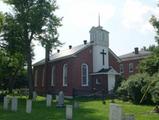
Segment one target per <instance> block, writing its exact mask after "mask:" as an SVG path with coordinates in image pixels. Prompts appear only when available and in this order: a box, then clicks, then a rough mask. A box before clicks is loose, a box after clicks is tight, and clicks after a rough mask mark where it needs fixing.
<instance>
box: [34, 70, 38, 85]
mask: <svg viewBox="0 0 159 120" xmlns="http://www.w3.org/2000/svg"><path fill="white" fill-rule="evenodd" d="M34 75H35V77H34V87H37V82H38V81H37V80H38V70H35V74H34Z"/></svg>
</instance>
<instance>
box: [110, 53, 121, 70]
mask: <svg viewBox="0 0 159 120" xmlns="http://www.w3.org/2000/svg"><path fill="white" fill-rule="evenodd" d="M109 66H112V67H113V68H114V69H115V70H116V71H117V72H120V71H119V62H118V60H117V59H116V58H115V57H114V55H112V54H111V53H110V52H109Z"/></svg>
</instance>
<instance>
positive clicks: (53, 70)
mask: <svg viewBox="0 0 159 120" xmlns="http://www.w3.org/2000/svg"><path fill="white" fill-rule="evenodd" d="M54 81H55V66H52V70H51V86H54Z"/></svg>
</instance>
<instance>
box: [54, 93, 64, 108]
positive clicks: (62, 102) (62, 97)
mask: <svg viewBox="0 0 159 120" xmlns="http://www.w3.org/2000/svg"><path fill="white" fill-rule="evenodd" d="M56 106H57V107H64V94H63V92H62V91H60V92H59V97H58V103H57V105H56Z"/></svg>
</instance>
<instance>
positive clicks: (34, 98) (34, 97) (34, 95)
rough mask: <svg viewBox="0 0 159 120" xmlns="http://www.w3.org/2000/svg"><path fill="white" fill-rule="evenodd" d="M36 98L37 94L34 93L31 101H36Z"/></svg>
mask: <svg viewBox="0 0 159 120" xmlns="http://www.w3.org/2000/svg"><path fill="white" fill-rule="evenodd" d="M36 97H37V93H36V91H34V92H33V100H36Z"/></svg>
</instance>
